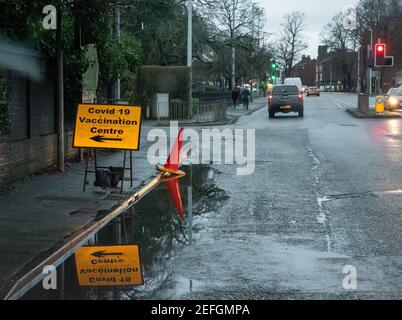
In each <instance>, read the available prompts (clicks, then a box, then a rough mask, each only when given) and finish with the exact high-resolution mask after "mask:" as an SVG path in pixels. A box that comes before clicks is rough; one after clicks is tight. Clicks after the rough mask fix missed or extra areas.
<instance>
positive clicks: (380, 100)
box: [375, 96, 385, 114]
mask: <svg viewBox="0 0 402 320" xmlns="http://www.w3.org/2000/svg"><path fill="white" fill-rule="evenodd" d="M375 111H376V112H377V113H379V114H383V113H384V112H385V102H384V96H376V98H375Z"/></svg>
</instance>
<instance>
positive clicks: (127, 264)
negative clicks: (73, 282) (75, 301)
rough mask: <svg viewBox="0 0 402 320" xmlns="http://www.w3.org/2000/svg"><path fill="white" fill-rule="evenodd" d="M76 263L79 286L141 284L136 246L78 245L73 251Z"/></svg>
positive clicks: (139, 263) (139, 262)
mask: <svg viewBox="0 0 402 320" xmlns="http://www.w3.org/2000/svg"><path fill="white" fill-rule="evenodd" d="M75 262H76V266H77V275H78V281H79V284H80V286H90V287H97V286H101V287H103V286H133V285H142V284H143V278H142V271H141V261H140V255H139V248H138V246H136V245H130V246H94V247H81V248H79V249H78V250H77V251H76V252H75Z"/></svg>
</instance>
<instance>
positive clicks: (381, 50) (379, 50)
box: [374, 43, 394, 68]
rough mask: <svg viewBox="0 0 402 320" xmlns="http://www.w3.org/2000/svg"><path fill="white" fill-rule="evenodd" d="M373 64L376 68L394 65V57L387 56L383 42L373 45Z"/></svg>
mask: <svg viewBox="0 0 402 320" xmlns="http://www.w3.org/2000/svg"><path fill="white" fill-rule="evenodd" d="M374 66H375V67H376V68H381V67H393V66H394V57H393V56H387V45H386V44H385V43H377V44H376V45H375V52H374Z"/></svg>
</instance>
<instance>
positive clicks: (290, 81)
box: [283, 78, 303, 92]
mask: <svg viewBox="0 0 402 320" xmlns="http://www.w3.org/2000/svg"><path fill="white" fill-rule="evenodd" d="M283 84H286V85H290V86H291V85H294V86H297V87H298V88H299V91H300V92H302V90H303V84H302V81H301V79H300V78H286V79H285V81H284V82H283Z"/></svg>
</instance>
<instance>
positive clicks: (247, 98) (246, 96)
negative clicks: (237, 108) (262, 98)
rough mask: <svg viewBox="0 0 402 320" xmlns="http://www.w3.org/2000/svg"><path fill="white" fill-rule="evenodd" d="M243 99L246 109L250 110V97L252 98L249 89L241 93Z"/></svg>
mask: <svg viewBox="0 0 402 320" xmlns="http://www.w3.org/2000/svg"><path fill="white" fill-rule="evenodd" d="M241 97H242V100H243V105H244V108H245V109H246V110H248V107H249V103H250V97H251V92H250V90H249V89H248V88H244V90H243V91H242V93H241Z"/></svg>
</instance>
